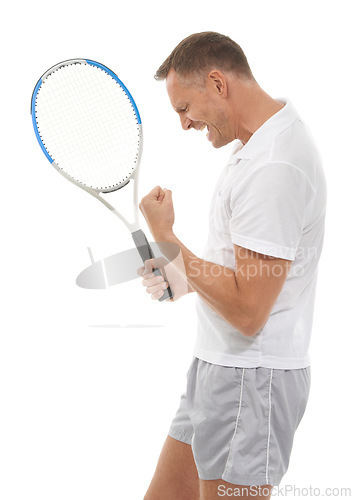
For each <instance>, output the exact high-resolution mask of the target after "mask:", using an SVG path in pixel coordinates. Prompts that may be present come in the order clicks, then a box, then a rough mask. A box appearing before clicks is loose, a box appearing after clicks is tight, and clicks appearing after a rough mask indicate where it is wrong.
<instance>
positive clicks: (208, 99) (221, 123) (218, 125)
mask: <svg viewBox="0 0 352 500" xmlns="http://www.w3.org/2000/svg"><path fill="white" fill-rule="evenodd" d="M181 83H182V82H181ZM166 89H167V92H168V94H169V98H170V102H171V105H172V107H173V108H174V110H175V111H176V112H177V113H178V114H179V117H180V120H181V125H182V128H183V129H184V130H190V129H191V128H194V129H196V130H203V129H204V128H205V127H207V129H208V133H207V138H208V140H209V141H210V142H211V143H212V145H213V147H214V148H221V147H222V146H225V144H228V143H229V142H231V141H232V140H233V138H232V135H231V132H230V126H229V125H230V123H229V118H228V116H227V113H226V110H227V109H226V104H225V102H224V99H222V98H221V97H219V93H218V92H217V91H216V87H215V84H213V82H212V81H211V79H209V78H207V80H206V83H205V87H204V89H201V90H200V89H199V88H198V87H197V86H196V85H195V84H194V85H193V86H192V84H190V85H188V86H185V85H184V84H183V85H181V84H180V80H179V78H178V77H177V75H176V73H175V71H174V70H173V69H171V70H170V71H169V74H168V75H167V78H166Z"/></svg>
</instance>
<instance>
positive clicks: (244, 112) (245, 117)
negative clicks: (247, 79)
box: [236, 86, 285, 144]
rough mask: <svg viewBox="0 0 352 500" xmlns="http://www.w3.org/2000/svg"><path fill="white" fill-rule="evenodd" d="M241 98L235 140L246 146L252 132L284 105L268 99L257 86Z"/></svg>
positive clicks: (270, 98)
mask: <svg viewBox="0 0 352 500" xmlns="http://www.w3.org/2000/svg"><path fill="white" fill-rule="evenodd" d="M243 97H244V98H243V99H242V100H241V106H240V109H239V110H238V111H239V117H240V118H239V122H238V129H237V131H236V136H237V137H236V138H237V139H240V140H241V141H242V142H243V144H246V142H248V141H249V139H250V138H251V136H252V135H253V134H254V132H255V131H256V130H258V128H260V127H261V126H262V125H263V124H264V123H265V122H266V121H267V120H269V118H271V117H272V116H273V115H275V114H276V113H277V112H278V111H280V109H282V108H283V107H284V106H285V105H284V104H283V103H281V102H279V101H276V100H275V99H273V98H272V97H270V96H269V95H268V94H267V93H266V92H264V91H263V90H262V89H261V88H260V87H259V86H258V88H255V89H252V90H249V91H248V92H246V93H245V95H244V96H243Z"/></svg>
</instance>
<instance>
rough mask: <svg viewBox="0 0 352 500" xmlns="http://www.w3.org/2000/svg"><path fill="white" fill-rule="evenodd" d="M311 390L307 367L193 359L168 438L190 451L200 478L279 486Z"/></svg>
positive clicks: (240, 483) (308, 368)
mask: <svg viewBox="0 0 352 500" xmlns="http://www.w3.org/2000/svg"><path fill="white" fill-rule="evenodd" d="M309 388H310V367H309V366H308V367H306V368H301V369H295V370H279V369H271V368H262V367H260V368H237V367H227V366H220V365H213V364H211V363H208V362H206V361H202V360H200V359H198V358H193V360H192V363H191V366H190V368H189V370H188V373H187V389H186V392H185V393H184V394H182V396H181V404H180V407H179V409H178V410H177V413H176V415H175V417H174V419H173V421H172V424H171V427H170V430H169V436H171V437H172V438H174V439H177V440H178V441H182V442H184V443H187V444H190V445H191V446H192V451H193V455H194V460H195V463H196V466H197V470H198V474H199V477H200V479H208V480H209V479H224V480H225V481H227V482H229V483H232V484H239V485H252V486H256V485H257V486H260V485H266V484H269V485H272V486H278V485H279V484H280V481H281V479H282V477H283V475H284V474H285V472H286V471H287V468H288V464H289V459H290V454H291V449H292V444H293V437H294V434H295V431H296V429H297V427H298V424H299V422H300V421H301V418H302V416H303V414H304V411H305V408H306V405H307V401H308V395H309Z"/></svg>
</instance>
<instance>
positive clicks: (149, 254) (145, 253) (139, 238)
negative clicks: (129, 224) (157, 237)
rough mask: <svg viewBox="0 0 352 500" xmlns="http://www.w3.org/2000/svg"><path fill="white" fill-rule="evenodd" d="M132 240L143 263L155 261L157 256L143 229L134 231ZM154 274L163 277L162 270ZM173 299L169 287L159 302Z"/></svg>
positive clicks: (157, 270) (155, 269)
mask: <svg viewBox="0 0 352 500" xmlns="http://www.w3.org/2000/svg"><path fill="white" fill-rule="evenodd" d="M132 238H133V241H134V244H135V245H136V247H137V250H138V253H139V255H140V256H141V259H142V261H143V263H144V262H145V261H146V260H149V259H154V258H155V255H154V253H153V250H152V248H151V246H150V244H149V242H148V240H147V237H146V235H145V234H144V232H143V231H142V229H138V230H137V231H134V232H133V233H132ZM153 274H154V276H162V274H161V271H160V269H157V268H154V269H153ZM172 297H173V293H172V290H171V288H170V287H168V288H167V289H166V290H164V293H163V295H162V296H161V297H160V299H158V300H159V302H162V301H163V300H168V299H171V298H172Z"/></svg>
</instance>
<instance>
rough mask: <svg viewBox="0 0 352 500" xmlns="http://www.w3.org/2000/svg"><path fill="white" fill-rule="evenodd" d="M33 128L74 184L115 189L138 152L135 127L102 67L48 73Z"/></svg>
mask: <svg viewBox="0 0 352 500" xmlns="http://www.w3.org/2000/svg"><path fill="white" fill-rule="evenodd" d="M35 115H36V121H37V127H38V131H39V134H40V136H41V139H42V141H43V143H44V145H45V148H46V150H47V151H48V153H49V155H50V156H51V158H52V159H53V160H54V161H55V164H56V165H57V166H58V167H59V168H60V169H62V170H63V171H64V172H65V173H66V174H67V175H69V176H70V177H72V178H73V179H74V180H76V181H78V182H80V183H83V184H84V185H86V186H89V187H92V188H94V189H99V190H112V189H114V188H115V189H116V188H117V187H118V186H119V184H123V183H124V182H125V181H126V180H127V179H128V178H129V177H130V176H131V174H132V171H133V170H134V168H135V167H136V165H137V161H138V156H139V153H140V147H141V144H140V135H141V131H140V125H139V124H138V120H137V117H136V114H135V111H134V108H133V105H132V103H131V101H130V99H129V97H128V96H127V94H126V93H125V91H124V90H123V88H122V87H121V86H120V85H119V83H118V82H117V81H116V80H115V79H114V78H112V77H111V76H110V75H109V74H108V73H106V72H105V71H103V70H102V69H100V68H98V67H96V66H92V65H90V64H84V63H74V64H72V63H71V64H68V65H65V66H63V67H61V68H60V69H57V70H56V71H55V72H53V73H52V74H50V75H49V76H48V77H47V78H46V79H45V80H43V82H42V85H41V87H40V89H39V91H38V94H37V98H36V103H35Z"/></svg>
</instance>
